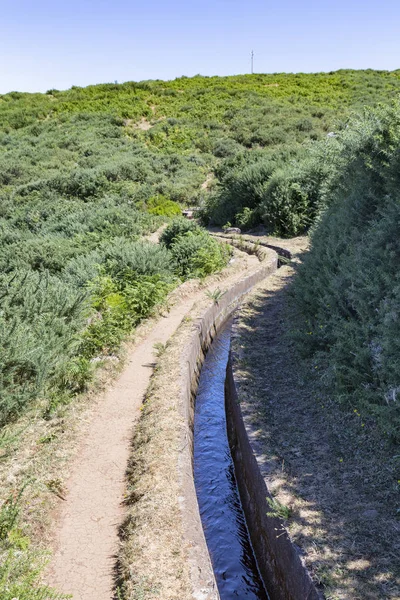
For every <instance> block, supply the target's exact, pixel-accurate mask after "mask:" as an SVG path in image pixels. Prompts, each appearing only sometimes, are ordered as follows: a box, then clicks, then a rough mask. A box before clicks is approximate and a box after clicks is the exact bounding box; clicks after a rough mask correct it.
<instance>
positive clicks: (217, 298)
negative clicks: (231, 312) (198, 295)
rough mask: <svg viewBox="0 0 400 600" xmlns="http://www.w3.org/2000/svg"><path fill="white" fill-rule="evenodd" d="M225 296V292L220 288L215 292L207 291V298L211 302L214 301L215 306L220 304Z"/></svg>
mask: <svg viewBox="0 0 400 600" xmlns="http://www.w3.org/2000/svg"><path fill="white" fill-rule="evenodd" d="M224 294H225V292H223V291H222V290H221V289H220V288H219V287H218V288H216V289H215V290H207V291H206V296H207V297H208V298H211V300H214V303H215V304H218V302H219V301H220V300H221V298H222V296H223V295H224Z"/></svg>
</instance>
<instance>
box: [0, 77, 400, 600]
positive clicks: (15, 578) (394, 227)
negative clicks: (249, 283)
mask: <svg viewBox="0 0 400 600" xmlns="http://www.w3.org/2000/svg"><path fill="white" fill-rule="evenodd" d="M399 92H400V71H394V72H387V71H372V70H368V71H350V70H349V71H338V72H334V73H326V74H325V73H316V74H271V75H245V76H235V77H210V78H208V77H201V76H196V77H193V78H186V77H182V78H179V79H176V80H174V81H167V82H163V81H145V82H140V83H134V82H128V83H125V84H121V85H117V84H115V85H114V84H102V85H97V86H89V87H87V88H77V87H73V88H71V89H70V90H67V91H58V90H49V91H48V92H47V93H46V94H24V93H19V92H11V93H10V94H6V95H3V96H0V248H1V252H0V298H1V301H0V303H1V312H0V428H1V429H0V449H1V450H2V452H3V451H4V455H2V458H3V456H4V458H5V459H7V460H10V461H12V460H13V458H12V457H13V452H14V445H16V446H18V445H19V444H20V445H21V448H22V450H21V452H22V453H23V451H24V450H25V446H24V443H25V442H24V440H25V438H24V436H25V435H27V438H26V439H30V438H29V435H32V436H33V437H32V439H33V438H34V436H35V434H36V433H35V432H36V429H35V427H36V425H37V422H36V425H35V424H34V425H33V426H32V427H33V429H32V431H33V433H32V431H28V434H26V433H25V428H28V425H26V421H29V415H31V414H32V415H34V417H33V421H35V420H36V421H40V422H41V423H42V425H43V424H44V423H46V425H43V428H44V430H45V432H46V434H43V435H40V436H39V437H38V438H37V439H36V438H35V439H34V440H33V442H32V443H31V442H29V443H30V448H31V449H32V448H34V450H33V451H32V452H37V454H38V455H40V453H41V452H44V451H43V450H42V448H43V447H44V446H46V445H47V444H49V448H50V446H51V444H52V443H53V440H55V441H54V447H56V446H57V444H58V440H57V435H58V434H57V433H56V434H54V435H53V433H52V430H51V422H52V420H54V423H55V425H56V431H59V430H60V431H61V430H62V433H63V434H64V425H63V423H64V418H66V417H65V415H66V414H67V412H68V408H66V407H68V406H70V405H71V402H72V403H73V402H77V398H80V394H82V393H83V392H86V391H87V390H88V389H90V387H91V384H92V382H93V379H94V378H95V377H94V373H95V369H96V368H97V367H98V366H99V365H100V366H101V365H103V366H104V364H106V363H107V361H108V363H107V364H108V365H109V364H110V363H111V362H112V361H113V360H115V359H116V361H118V356H117V355H118V351H119V348H120V346H121V343H122V341H123V340H124V339H126V337H127V336H128V335H129V334H130V333H131V332H132V331H133V330H134V329H135V327H137V325H138V324H139V323H140V322H141V321H142V320H143V319H145V318H146V317H148V316H151V315H153V314H154V313H155V311H157V310H158V309H160V307H162V306H163V305H164V303H165V301H166V299H167V297H168V294H169V293H170V292H171V291H172V290H173V289H174V288H175V287H177V286H178V285H179V284H180V283H182V282H184V281H185V280H187V279H190V278H194V277H196V278H200V279H203V278H205V277H206V276H207V275H210V274H212V273H215V272H219V271H221V269H223V268H224V267H225V266H226V264H227V262H228V260H229V258H230V251H229V250H227V247H226V246H225V245H222V244H220V243H219V242H217V241H216V240H215V239H214V238H212V237H211V236H210V235H209V234H208V233H207V231H206V230H205V229H203V228H202V227H200V226H199V225H197V224H194V223H193V222H189V221H185V220H183V219H178V220H175V221H173V222H172V223H171V224H169V226H168V227H167V229H166V230H165V231H164V232H163V234H162V235H161V237H160V244H154V243H152V242H151V241H150V239H149V238H150V234H152V233H153V232H155V231H157V232H158V233H160V231H161V228H162V227H164V225H165V223H166V222H168V221H169V219H170V218H171V217H176V216H177V215H179V214H180V212H181V209H182V207H185V206H199V207H200V208H201V211H200V216H201V220H202V222H203V225H219V226H224V225H228V224H231V225H239V226H240V227H242V228H243V229H252V228H255V227H256V226H258V225H262V226H263V227H264V231H265V232H266V233H267V234H270V235H280V236H282V237H291V236H294V235H298V234H304V233H308V232H309V231H311V233H312V236H311V250H310V252H309V254H308V255H307V256H306V258H305V259H304V262H303V264H302V265H301V266H300V267H299V271H298V275H297V277H295V280H294V283H293V292H292V307H291V311H292V312H291V313H290V314H291V315H292V316H291V317H289V318H288V321H287V322H285V324H284V325H285V326H284V327H283V326H282V330H283V329H285V331H284V332H283V333H285V334H287V335H290V336H292V338H293V337H294V338H295V345H296V348H297V352H299V353H300V354H301V355H302V357H303V358H304V368H305V369H306V373H307V374H308V375H307V376H309V375H310V372H311V373H313V375H312V377H313V381H314V380H315V379H316V380H317V383H316V385H317V386H318V385H320V386H321V387H322V388H323V387H324V386H325V389H326V388H329V389H330V391H331V392H332V394H333V397H332V402H333V403H335V404H337V403H338V402H341V406H342V407H343V409H344V414H346V411H347V412H350V411H351V412H355V413H356V415H357V416H358V415H362V422H363V427H364V426H365V430H366V431H367V433H370V432H373V434H374V436H375V437H376V438H377V439H379V440H382V444H383V445H384V446H385V448H386V449H387V448H388V447H389V448H391V446H390V444H392V443H393V442H394V443H396V442H397V441H398V438H399V427H398V422H399V419H398V392H399V389H400V371H399V361H398V349H399V345H398V340H397V337H398V336H397V329H398V323H397V320H398V319H397V313H398V306H399V291H398V290H399V289H400V288H399V285H398V273H397V271H398V269H397V267H398V263H399V256H400V253H399V248H398V242H397V239H398V220H399V209H398V206H399V202H398V200H399V195H398V174H397V173H398V169H397V167H398V156H399V154H398V148H399V139H400V138H399V133H398V132H399V123H400V116H399V109H398V104H397V101H396V99H397V98H398V94H399ZM366 106H368V107H371V108H368V109H366V108H365V107H366ZM156 237H158V235H157V236H156ZM208 291H209V293H210V298H213V297H214V296H213V295H212V294H213V293H214V294H215V293H216V292H218V288H217V289H216V290H214V291H213V292H212V291H211V290H208ZM217 295H218V294H217ZM215 298H216V297H215ZM215 298H214V299H215ZM293 315H294V316H293ZM260 336H261V337H262V332H258V339H260ZM159 350H160V352H162V351H163V349H159ZM257 352H259V350H257ZM307 369H308V370H307ZM74 410H75V409H74ZM29 411H31V413H29ZM72 412H73V411H72ZM27 415H28V416H27ZM69 416H71V415H69ZM71 418H72V417H71ZM20 419H21V422H20V421H19V420H20ZM24 419H25V421H24ZM48 423H50V425H47V424H48ZM47 426H48V427H49V429H47ZM57 427H58V429H57ZM39 431H40V428H39ZM60 437H62V436H61V434H60ZM374 439H375V438H374ZM21 440H22V442H21ZM51 447H52V446H51ZM27 452H28V451H27ZM390 452H391V450H390ZM392 454H393V457H394V458H393V461H395V460H397V461H398V452H397V450H396V451H393V453H392ZM23 460H25V458H24V459H23ZM4 464H6V463H4ZM7 464H8V463H7ZM32 464H34V460H33V459H32ZM396 464H397V463H396ZM395 466H396V465H395V464H394V465H392V464H391V466H390V468H391V472H392V471H394V467H395ZM29 468H31V467H29ZM35 468H36V467H35ZM45 469H46V467H44V468H43V472H45ZM27 471H29V469H27ZM56 475H57V474H56ZM41 476H42V478H43V481H46V483H45V484H44V485H43V483H41V485H42V487H43V488H46V489H45V492H43V490H41V491H40V492H37V494H38V498H39V500H37V502H38V504H39V503H40V498H41V494H42V495H43V493H49V490H50V492H51V493H53V492H54V489H55V490H56V493H59V487H57V486H58V485H59V484H58V483H57V482H59V481H61V479H60V480H59V479H57V478H54V473H53V475H52V477H51V479H48V478H47V479H44V477H45V476H44V475H43V473H41ZM46 477H47V476H46ZM391 477H392V476H391ZM15 481H16V482H17V484H18V486H17V487H16V489H14V491H13V494H12V495H11V496H10V497H7V498H2V500H3V503H2V505H1V507H0V553H1V557H0V558H4V560H3V561H2V562H0V579H2V578H3V580H4V581H6V583H7V585H8V584H9V588H8V589H9V590H10V592H9V593H10V595H9V596H7V600H12V598H14V597H17V596H18V597H21V599H22V598H23V600H37V599H38V598H39V597H40V598H42V597H46V598H47V597H49V598H55V597H56V596H55V595H52V593H51V592H48V596H43V594H42V591H41V590H40V589H38V588H35V587H32V585H33V584H34V583H35V582H36V581H37V577H38V573H39V571H40V568H39V567H40V566H41V563H42V558H40V559H39V562H40V565H38V566H36V563H35V560H37V559H36V558H35V553H34V552H32V556H31V555H30V550H29V540H28V539H27V537H25V526H24V524H22V525H21V528H20V526H19V525H18V513H19V510H20V509H19V504H20V498H21V494H22V493H23V489H24V485H25V480H24V472H23V470H22V472H21V473H18V476H17V477H16V479H15ZM390 483H391V485H392V487H394V488H396V490H398V480H397V483H396V481H395V480H394V479H393V480H392V479H391V481H390ZM17 484H16V485H17ZM10 485H13V484H10ZM38 485H39V484H38ZM46 486H47V487H46ZM49 486H50V487H49ZM36 487H38V486H36ZM8 489H9V482H8V480H7V490H8ZM21 489H22V491H21V492H20V490H21ZM57 490H58V492H57ZM35 493H36V492H35ZM35 510H36V508H33V509H32V511H33V512H34V511H35ZM393 510H394V509H393ZM23 516H24V517H25V514H24V515H23ZM33 518H36V516H35V517H33ZM35 543H36V540H35ZM21 550H23V551H24V552H21ZM25 551H26V552H25ZM32 565H33V566H32ZM21 582H22V583H21ZM12 586H14V587H12ZM18 586H19V587H18ZM43 593H45V592H43ZM46 593H47V592H46ZM30 594H31V595H30Z"/></svg>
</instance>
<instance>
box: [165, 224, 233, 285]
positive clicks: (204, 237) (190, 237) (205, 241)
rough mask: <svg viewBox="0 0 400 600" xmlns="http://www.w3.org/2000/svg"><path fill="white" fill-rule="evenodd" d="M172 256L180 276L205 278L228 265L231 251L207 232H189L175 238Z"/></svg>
mask: <svg viewBox="0 0 400 600" xmlns="http://www.w3.org/2000/svg"><path fill="white" fill-rule="evenodd" d="M171 254H172V256H173V257H174V259H175V262H176V265H177V267H176V269H177V273H178V275H179V276H181V277H184V278H188V277H205V276H206V275H209V274H211V273H214V272H216V271H220V270H221V269H222V268H223V267H224V266H225V265H226V263H227V261H228V257H229V249H228V247H227V246H225V245H223V244H220V243H218V242H217V241H216V240H214V239H213V238H212V237H210V236H209V234H208V233H206V232H202V231H201V230H200V231H199V232H195V231H188V232H186V233H183V234H181V235H180V236H178V237H177V238H174V242H173V244H172V246H171Z"/></svg>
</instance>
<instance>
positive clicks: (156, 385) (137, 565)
mask: <svg viewBox="0 0 400 600" xmlns="http://www.w3.org/2000/svg"><path fill="white" fill-rule="evenodd" d="M187 329H188V327H187V326H186V327H185V326H184V327H183V328H181V329H180V331H179V333H178V334H177V335H175V336H174V338H173V341H172V342H171V343H168V345H167V348H166V351H165V352H163V353H162V354H161V357H160V358H159V360H158V365H157V367H156V371H155V373H154V375H153V378H152V382H151V385H150V387H149V389H148V392H147V397H146V401H145V403H144V405H143V411H142V416H141V419H140V421H139V423H138V425H137V427H136V428H135V432H134V437H133V441H132V453H131V459H130V461H129V465H128V470H127V480H128V489H127V498H126V505H127V507H128V516H127V518H126V521H125V523H124V524H123V526H122V528H121V552H120V560H119V580H120V586H121V591H122V597H123V598H143V600H144V599H146V600H147V599H150V598H163V600H176V599H177V598H180V599H182V600H183V599H184V598H189V597H190V596H191V594H190V579H189V570H188V566H187V560H186V556H185V548H184V543H183V530H182V517H181V512H180V507H179V501H178V497H179V482H178V472H177V464H178V456H179V452H180V445H181V437H180V435H181V433H180V432H181V429H182V428H183V426H184V424H183V419H182V417H181V415H180V411H179V399H180V394H181V391H180V368H181V367H180V358H181V353H182V349H181V346H182V341H183V337H184V336H185V333H187ZM189 329H190V327H189Z"/></svg>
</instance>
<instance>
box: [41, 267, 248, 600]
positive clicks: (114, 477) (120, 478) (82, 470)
mask: <svg viewBox="0 0 400 600" xmlns="http://www.w3.org/2000/svg"><path fill="white" fill-rule="evenodd" d="M243 262H244V264H243V268H242V269H240V270H238V271H237V272H236V273H234V274H231V275H230V276H229V277H228V278H227V279H225V280H224V282H223V285H221V283H219V286H220V287H221V288H222V289H224V288H225V289H227V288H228V287H230V286H231V285H232V284H233V283H235V281H236V280H237V279H239V278H240V277H242V276H243V271H245V270H248V269H249V268H251V267H252V266H253V265H254V266H255V263H256V262H258V261H257V259H256V258H255V257H246V259H245V260H244V261H243ZM211 287H212V288H215V287H216V286H215V283H214V284H213V285H212V286H211ZM206 289H207V288H203V289H200V290H198V291H196V292H194V293H193V292H192V293H191V294H190V295H189V296H188V297H186V298H183V299H181V300H180V301H178V303H177V304H176V305H175V306H173V308H172V309H171V310H170V312H169V313H168V315H167V316H166V317H163V318H161V319H160V320H159V321H158V322H156V323H155V324H154V326H153V327H152V328H151V330H150V331H149V332H148V334H147V335H146V337H145V339H143V340H142V341H141V343H140V344H138V345H137V346H136V347H135V348H133V350H132V352H131V353H130V355H129V357H128V360H127V364H126V367H125V369H124V371H123V372H122V374H121V375H120V377H119V378H118V380H117V381H116V382H115V383H114V384H113V386H112V388H111V389H109V390H108V391H107V392H106V393H105V394H104V396H103V397H102V398H101V400H100V402H99V404H98V406H97V407H96V414H95V416H94V417H93V419H92V421H91V422H90V424H89V426H88V429H87V432H86V435H85V439H84V440H82V442H81V446H80V450H79V452H78V455H77V458H76V459H75V462H74V464H73V466H72V472H71V476H70V478H69V479H68V481H67V495H66V499H65V501H64V502H63V503H62V505H61V507H60V512H59V516H58V519H57V524H56V528H57V529H56V531H55V536H54V544H53V548H54V555H53V558H52V560H51V563H50V567H49V570H48V574H47V577H46V579H47V583H48V584H49V585H51V586H54V587H55V588H56V589H57V590H59V591H60V592H64V593H69V594H72V597H73V600H111V599H112V598H113V597H114V593H113V584H114V579H113V569H114V567H115V563H116V555H117V551H118V526H119V525H120V523H121V522H122V521H123V517H124V510H123V505H122V501H123V497H124V491H125V469H126V465H127V462H128V458H129V448H130V439H131V436H132V430H133V427H134V425H135V422H136V421H137V419H138V416H139V414H140V407H141V405H142V402H143V398H144V395H145V392H146V389H147V386H148V384H149V381H150V376H151V374H152V370H153V366H154V344H156V343H162V344H165V343H166V342H167V341H168V339H169V338H170V337H171V336H172V334H173V333H174V332H175V330H176V329H177V328H178V326H179V324H180V323H181V321H182V319H183V318H184V316H185V315H186V314H187V313H188V312H189V311H190V309H191V308H192V306H193V304H194V303H195V302H196V301H198V300H199V299H202V298H204V294H205V291H206Z"/></svg>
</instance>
